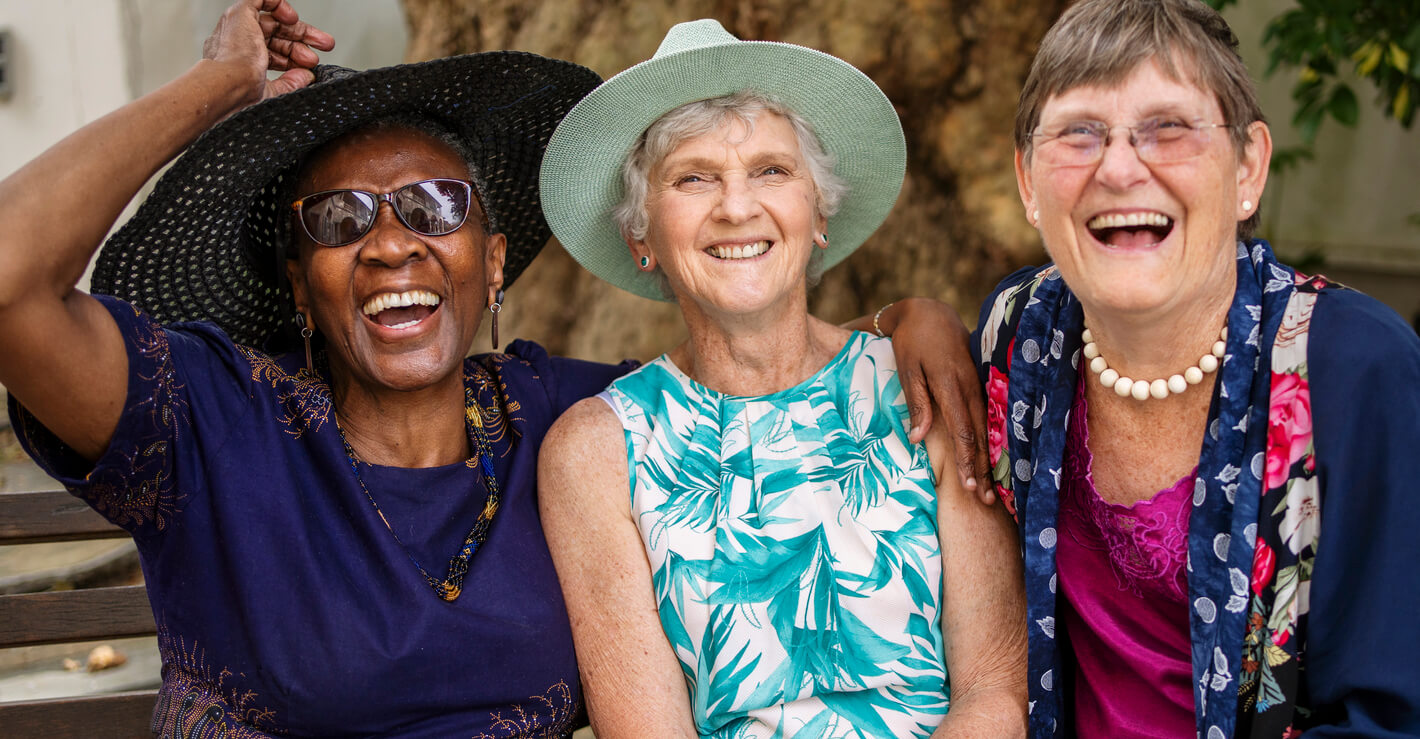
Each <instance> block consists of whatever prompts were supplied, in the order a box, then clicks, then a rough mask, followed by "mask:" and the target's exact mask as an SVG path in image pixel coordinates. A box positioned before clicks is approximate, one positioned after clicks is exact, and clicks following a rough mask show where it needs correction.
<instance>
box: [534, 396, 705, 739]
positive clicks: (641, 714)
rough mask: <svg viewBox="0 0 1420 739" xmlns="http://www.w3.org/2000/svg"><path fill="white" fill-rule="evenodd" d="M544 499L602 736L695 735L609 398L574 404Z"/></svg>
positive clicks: (556, 435)
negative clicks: (635, 518)
mask: <svg viewBox="0 0 1420 739" xmlns="http://www.w3.org/2000/svg"><path fill="white" fill-rule="evenodd" d="M538 500H539V506H540V508H541V510H542V527H543V531H544V532H545V533H546V534H547V545H548V548H549V549H550V550H551V551H552V561H553V563H554V564H555V565H556V567H557V578H558V580H559V581H560V582H561V584H562V593H563V597H564V598H565V599H566V601H567V613H568V615H569V616H570V617H571V621H572V638H573V640H574V642H575V643H576V647H577V663H578V666H579V669H580V671H581V675H582V687H583V690H584V691H585V694H586V699H587V712H588V714H589V715H590V717H591V720H592V728H593V730H594V731H596V733H597V735H598V736H608V737H630V738H632V739H635V738H636V737H644V738H645V739H674V738H675V737H695V736H696V730H695V723H694V719H693V718H692V716H691V712H690V694H689V692H688V690H687V689H686V686H685V677H684V675H683V674H682V672H681V668H680V662H679V660H677V659H676V656H675V653H674V652H673V651H672V650H671V645H670V642H669V641H667V640H666V636H665V632H664V631H662V630H661V621H660V616H659V614H658V612H657V609H656V598H655V594H654V591H653V589H652V585H651V566H650V564H649V563H648V562H647V560H646V552H645V549H644V548H643V547H642V545H641V535H640V533H639V532H638V531H637V529H636V524H635V522H634V521H633V520H632V517H631V489H630V484H629V477H628V472H627V461H626V442H625V440H624V437H623V432H622V428H621V423H620V421H618V420H617V418H616V415H615V413H613V412H612V410H611V408H610V407H609V406H607V404H606V403H605V402H604V401H602V400H601V399H600V398H588V399H587V400H583V401H581V402H579V403H577V404H576V405H574V406H572V407H571V408H570V409H568V411H567V412H566V413H564V414H563V415H562V417H561V418H559V419H558V420H557V423H556V424H554V425H553V427H552V430H551V431H549V432H548V434H547V437H546V439H544V440H543V443H542V449H541V453H540V454H539V457H538Z"/></svg>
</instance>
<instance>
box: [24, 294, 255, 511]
mask: <svg viewBox="0 0 1420 739" xmlns="http://www.w3.org/2000/svg"><path fill="white" fill-rule="evenodd" d="M94 297H95V298H97V299H98V300H99V302H100V303H101V304H102V305H103V306H104V308H106V309H108V311H109V313H110V314H111V315H112V316H113V319H114V322H115V323H116V324H117V325H118V329H119V333H120V334H121V335H122V336H123V341H124V345H125V349H126V351H127V355H128V390H127V395H126V397H125V398H124V403H123V411H122V413H121V414H120V416H119V420H118V426H117V427H116V428H115V429H114V432H113V437H112V439H110V441H109V446H108V449H106V450H104V453H103V455H102V456H100V457H99V459H98V460H97V461H95V462H93V463H90V462H89V461H88V460H86V459H84V458H83V457H81V456H80V455H79V454H78V453H76V452H75V451H74V450H73V449H71V448H69V446H68V445H66V444H65V443H64V442H63V441H60V440H59V438H58V437H56V436H54V434H52V433H51V432H50V431H49V429H47V428H45V427H44V425H42V424H41V423H40V422H39V420H38V419H36V418H35V417H34V416H33V415H31V414H30V413H29V411H28V410H27V409H25V407H24V406H23V405H21V404H20V403H19V402H18V401H17V400H16V399H15V398H14V396H11V397H10V405H9V412H10V418H11V421H12V424H13V426H14V428H15V435H16V436H17V437H18V438H19V440H20V443H21V444H22V445H23V446H24V448H25V451H26V452H28V453H29V454H30V456H31V457H34V459H35V461H36V462H38V463H39V465H40V467H42V468H43V469H44V471H45V472H47V473H48V474H49V475H50V476H51V477H54V478H55V479H57V480H59V481H60V483H62V484H63V485H64V487H65V488H66V489H67V490H68V491H69V492H70V493H72V494H74V495H75V496H76V497H78V498H80V499H82V500H83V501H84V502H86V503H88V504H89V506H90V507H92V508H93V509H94V510H95V511H97V512H98V513H99V514H100V515H102V516H103V517H104V518H106V519H108V520H109V521H110V522H112V523H114V524H116V525H118V526H120V527H122V528H123V529H125V530H127V531H128V532H129V533H130V534H133V535H134V536H144V535H148V534H154V533H157V532H159V531H161V530H162V529H163V528H165V526H166V525H167V524H168V522H169V521H170V520H171V519H172V517H173V516H174V515H175V514H176V512H177V511H178V510H180V509H181V507H182V506H181V505H180V502H181V501H182V500H183V498H184V497H185V496H186V495H189V494H191V493H192V491H189V490H181V489H179V487H180V486H179V485H178V483H177V481H178V479H179V478H180V477H181V475H182V473H184V472H187V473H188V474H191V473H192V468H194V467H195V466H200V465H202V464H205V463H206V461H207V460H206V459H205V458H204V455H203V454H201V453H198V452H196V451H194V450H196V449H199V448H220V446H221V443H222V439H223V438H224V436H225V435H226V434H227V433H228V432H229V431H230V429H232V428H233V427H235V426H236V425H237V424H240V423H242V422H243V420H244V419H245V418H247V416H248V411H249V407H250V406H249V396H250V393H249V391H248V390H247V389H246V387H245V385H243V380H244V379H245V377H244V373H249V372H250V369H249V367H247V368H246V369H243V367H242V366H241V365H239V363H238V362H237V361H236V356H237V353H238V350H237V348H236V347H235V345H233V344H232V343H231V342H230V340H229V339H227V337H226V335H225V334H223V333H222V332H221V330H220V329H218V328H217V327H215V326H213V325H211V324H205V323H185V324H174V325H172V326H167V327H164V326H161V325H159V324H158V323H156V322H154V321H153V320H152V319H151V318H149V317H148V316H147V315H146V314H144V313H142V312H141V311H139V310H138V309H137V308H135V307H134V306H132V305H130V304H129V303H126V302H124V301H122V300H119V299H117V298H112V297H109V296H106V295H95V296H94ZM204 413H205V414H206V416H207V419H208V420H210V421H211V422H210V423H202V424H199V423H196V422H195V420H200V419H195V417H196V416H201V415H202V414H204ZM180 468H181V469H180Z"/></svg>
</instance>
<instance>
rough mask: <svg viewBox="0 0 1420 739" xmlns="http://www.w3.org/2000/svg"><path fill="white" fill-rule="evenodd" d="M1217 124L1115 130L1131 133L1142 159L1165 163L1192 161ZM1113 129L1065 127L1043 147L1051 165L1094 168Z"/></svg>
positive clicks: (1154, 123) (1148, 124) (1169, 122)
mask: <svg viewBox="0 0 1420 739" xmlns="http://www.w3.org/2000/svg"><path fill="white" fill-rule="evenodd" d="M1218 127H1220V126H1218V125H1217V124H1199V125H1190V124H1188V123H1186V122H1184V121H1180V120H1174V119H1168V118H1154V119H1150V120H1147V121H1142V122H1140V123H1139V124H1137V125H1134V126H1115V127H1114V130H1118V129H1121V128H1122V129H1125V130H1126V131H1128V135H1129V137H1130V138H1129V141H1131V142H1132V143H1133V145H1134V150H1135V151H1136V152H1138V155H1139V158H1140V159H1141V160H1143V161H1146V162H1153V163H1163V162H1177V161H1181V160H1184V159H1192V158H1193V157H1196V156H1198V155H1200V154H1202V153H1203V151H1204V150H1205V149H1206V148H1207V146H1208V132H1209V131H1211V130H1213V129H1214V128H1218ZM1110 131H1111V128H1110V127H1109V126H1107V125H1105V124H1103V123H1101V122H1099V121H1081V122H1076V123H1070V124H1068V125H1066V126H1063V127H1062V128H1061V129H1060V131H1059V133H1057V134H1055V135H1054V136H1052V137H1050V138H1047V139H1046V141H1045V142H1044V143H1042V144H1041V146H1040V147H1039V149H1040V153H1041V154H1042V155H1044V157H1045V159H1046V161H1047V163H1049V164H1053V165H1056V166H1065V167H1069V166H1083V165H1091V164H1094V163H1096V162H1098V161H1099V160H1100V158H1101V157H1103V156H1104V149H1105V145H1106V141H1108V140H1109V138H1110Z"/></svg>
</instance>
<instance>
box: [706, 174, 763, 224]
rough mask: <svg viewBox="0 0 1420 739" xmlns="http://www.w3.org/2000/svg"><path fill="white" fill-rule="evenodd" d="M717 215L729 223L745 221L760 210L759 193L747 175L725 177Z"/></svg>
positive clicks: (716, 209)
mask: <svg viewBox="0 0 1420 739" xmlns="http://www.w3.org/2000/svg"><path fill="white" fill-rule="evenodd" d="M715 212H716V216H717V217H718V218H720V219H721V220H724V221H727V222H729V223H744V222H745V221H748V220H749V219H751V218H753V217H754V216H755V214H756V213H758V212H759V194H758V193H757V192H755V190H754V188H753V187H752V186H751V185H750V183H749V179H748V178H746V177H739V176H730V177H725V178H724V179H723V180H722V181H721V184H720V200H719V202H718V203H717V204H716V207H715Z"/></svg>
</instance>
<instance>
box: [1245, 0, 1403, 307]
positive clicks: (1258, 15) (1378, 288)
mask: <svg viewBox="0 0 1420 739" xmlns="http://www.w3.org/2000/svg"><path fill="white" fill-rule="evenodd" d="M1294 6H1295V0H1244V1H1243V2H1240V3H1238V4H1237V5H1235V6H1232V7H1230V8H1229V9H1228V10H1227V12H1225V13H1224V15H1225V16H1226V17H1227V18H1228V22H1229V23H1230V24H1231V25H1232V26H1233V29H1234V31H1235V32H1236V33H1237V34H1238V37H1239V41H1240V45H1241V47H1242V52H1243V58H1244V59H1245V60H1246V61H1247V64H1248V68H1249V70H1250V71H1251V72H1252V75H1253V78H1254V79H1257V80H1258V82H1259V89H1258V93H1259V96H1260V98H1261V101H1262V107H1263V112H1264V113H1265V114H1266V115H1267V118H1268V122H1269V123H1270V124H1271V129H1272V137H1273V143H1274V146H1275V147H1278V148H1280V147H1287V146H1295V145H1297V144H1299V143H1300V136H1298V135H1297V133H1296V132H1295V130H1294V129H1293V128H1292V125H1291V120H1292V114H1293V111H1294V110H1295V106H1294V104H1293V102H1292V98H1291V89H1292V86H1293V85H1294V84H1295V83H1296V81H1297V71H1296V70H1295V69H1286V68H1279V69H1278V71H1277V72H1276V73H1275V74H1274V75H1273V76H1272V77H1270V78H1267V79H1263V72H1265V71H1266V69H1267V56H1266V54H1265V52H1264V51H1263V50H1262V44H1261V38H1262V33H1263V29H1264V28H1265V25H1266V22H1267V21H1268V20H1270V19H1271V18H1273V17H1274V16H1276V15H1277V14H1279V13H1281V12H1283V11H1285V10H1286V9H1288V8H1290V7H1294ZM1351 86H1352V89H1353V90H1355V92H1356V96H1357V98H1358V100H1359V101H1360V104H1361V105H1360V110H1361V114H1360V121H1359V122H1358V124H1357V126H1356V127H1355V128H1347V127H1345V126H1342V125H1341V124H1339V123H1337V122H1335V121H1332V120H1328V121H1327V122H1326V123H1324V124H1322V127H1321V129H1320V133H1319V134H1318V137H1317V141H1316V145H1315V155H1316V158H1315V159H1314V160H1312V161H1308V162H1303V163H1302V164H1301V165H1300V166H1299V167H1298V168H1297V169H1295V170H1293V171H1291V172H1288V173H1286V174H1285V175H1282V176H1280V177H1277V176H1274V177H1273V178H1272V179H1271V180H1270V181H1269V182H1268V185H1267V190H1266V191H1265V192H1264V194H1263V199H1262V209H1263V210H1262V226H1263V230H1264V231H1265V232H1266V233H1265V235H1266V236H1267V237H1268V238H1270V239H1271V240H1272V242H1273V245H1274V247H1276V249H1277V252H1278V254H1279V255H1281V256H1282V257H1283V258H1284V259H1288V258H1292V259H1296V258H1298V257H1301V256H1303V255H1305V254H1308V253H1314V254H1320V255H1321V256H1322V257H1323V259H1324V265H1323V266H1322V267H1321V268H1320V270H1318V271H1320V272H1322V273H1324V274H1326V275H1327V276H1329V277H1331V278H1333V279H1336V280H1340V281H1341V282H1344V283H1346V284H1348V285H1351V286H1352V287H1355V288H1357V289H1360V290H1363V291H1365V292H1367V293H1370V294H1372V295H1374V296H1375V297H1377V298H1379V299H1381V300H1382V301H1384V302H1386V303H1387V304H1389V305H1390V306H1391V307H1392V308H1394V309H1395V310H1396V311H1397V312H1398V313H1400V314H1401V315H1402V316H1404V317H1405V318H1406V319H1407V320H1414V319H1415V317H1416V316H1417V315H1420V224H1416V223H1412V222H1410V221H1409V218H1410V217H1411V216H1415V215H1420V184H1417V183H1420V176H1417V174H1420V123H1417V124H1416V125H1415V126H1413V127H1412V128H1411V129H1410V130H1409V131H1407V130H1405V129H1404V128H1402V127H1401V126H1400V124H1399V123H1397V122H1396V121H1395V120H1393V119H1390V118H1386V117H1384V116H1382V115H1381V111H1380V106H1379V104H1378V103H1377V101H1376V99H1377V95H1378V93H1377V88H1376V87H1375V85H1374V84H1372V83H1371V82H1369V81H1366V80H1354V79H1353V80H1352V81H1351Z"/></svg>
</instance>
